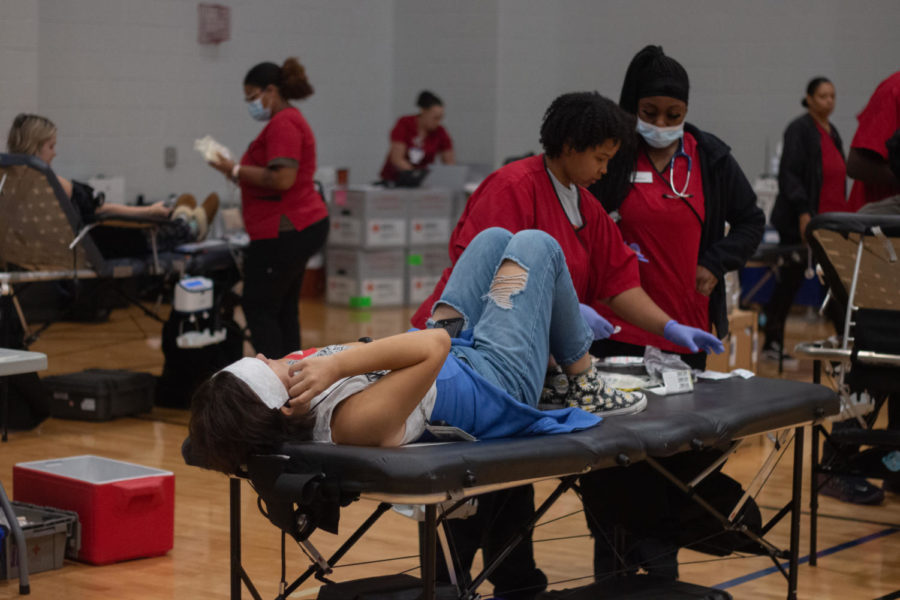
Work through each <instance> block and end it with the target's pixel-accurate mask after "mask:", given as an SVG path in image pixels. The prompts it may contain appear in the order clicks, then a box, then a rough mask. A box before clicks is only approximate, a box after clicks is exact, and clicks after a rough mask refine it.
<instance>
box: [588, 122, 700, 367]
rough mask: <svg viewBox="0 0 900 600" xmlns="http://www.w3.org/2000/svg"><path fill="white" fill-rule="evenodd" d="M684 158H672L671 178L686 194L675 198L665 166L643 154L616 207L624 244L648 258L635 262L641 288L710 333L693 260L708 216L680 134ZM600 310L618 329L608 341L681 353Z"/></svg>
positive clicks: (694, 160)
mask: <svg viewBox="0 0 900 600" xmlns="http://www.w3.org/2000/svg"><path fill="white" fill-rule="evenodd" d="M684 152H685V153H686V154H687V155H688V156H690V157H691V171H690V179H688V161H687V159H685V158H684V157H683V156H679V158H678V159H677V160H676V161H675V165H674V172H673V173H672V181H673V184H674V187H675V189H676V190H678V191H679V192H681V191H682V190H683V189H685V183H687V189H686V191H685V192H684V193H686V194H689V195H690V196H691V197H690V198H684V199H682V198H679V197H677V196H676V195H675V193H674V192H673V191H672V185H670V183H669V167H668V166H667V167H666V168H665V169H664V170H663V172H662V173H659V172H658V171H657V170H656V168H655V167H654V166H653V163H652V162H651V161H650V158H649V157H648V156H647V153H646V152H641V153H640V156H639V157H638V160H637V164H636V166H635V169H636V172H635V182H634V185H633V186H632V187H631V191H630V192H629V193H628V196H626V198H625V201H624V202H623V203H622V205H621V206H620V207H619V215H620V216H621V219H620V220H619V229H620V230H621V232H622V239H624V240H625V242H626V243H629V244H631V243H636V244H637V245H638V246H640V248H641V253H642V254H643V255H644V258H646V259H647V262H639V263H638V266H639V268H640V273H641V287H643V288H644V291H645V292H647V295H649V296H650V298H652V299H653V301H654V302H656V304H657V305H659V307H660V308H662V309H663V310H664V311H666V313H667V314H668V315H669V316H670V317H672V318H673V319H675V320H676V321H678V322H679V323H681V324H683V325H690V326H691V327H697V328H698V329H702V330H704V331H709V298H708V297H707V296H704V295H703V294H701V293H700V292H698V291H697V289H696V286H697V258H698V256H699V255H700V236H701V234H702V231H703V220H704V219H705V218H706V203H705V199H704V196H703V177H702V176H701V173H700V156H699V153H698V152H697V142H696V140H695V139H694V137H693V136H692V135H691V134H689V133H685V134H684ZM600 314H601V315H603V316H604V317H606V319H607V320H609V322H610V323H612V324H613V325H618V326H620V327H621V328H622V331H620V332H619V333H618V334H616V335H614V336H613V337H612V339H614V340H615V341H617V342H626V343H629V344H636V345H639V346H656V347H657V348H659V349H660V350H664V351H666V352H675V353H682V352H684V347H683V346H679V345H676V344H673V343H672V342H669V341H668V340H666V339H665V338H662V337H660V336H658V335H654V334H652V333H650V332H648V331H644V330H643V329H641V328H639V327H636V326H635V325H632V324H631V323H628V322H627V321H623V320H622V319H621V318H619V317H618V316H616V314H615V313H614V312H613V311H612V310H610V309H609V307H606V306H603V307H601V309H600Z"/></svg>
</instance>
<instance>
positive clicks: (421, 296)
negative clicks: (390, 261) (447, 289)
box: [406, 246, 450, 306]
mask: <svg viewBox="0 0 900 600" xmlns="http://www.w3.org/2000/svg"><path fill="white" fill-rule="evenodd" d="M449 266H450V255H449V254H448V253H447V246H421V247H412V248H410V249H409V251H408V252H407V253H406V303H407V304H408V305H409V306H419V305H420V304H422V302H424V301H425V300H427V299H428V296H430V295H431V292H433V291H434V286H436V285H437V283H438V281H440V279H441V275H443V274H444V269H446V268H447V267H449Z"/></svg>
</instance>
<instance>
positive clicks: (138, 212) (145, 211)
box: [97, 200, 171, 218]
mask: <svg viewBox="0 0 900 600" xmlns="http://www.w3.org/2000/svg"><path fill="white" fill-rule="evenodd" d="M170 212H171V211H170V210H169V209H168V208H167V207H166V205H165V203H163V202H162V201H161V200H160V201H159V202H154V203H153V204H151V205H150V206H125V205H123V204H102V205H101V206H100V207H99V208H98V209H97V214H98V215H102V216H107V217H109V216H121V217H161V218H165V217H168V216H169V213H170Z"/></svg>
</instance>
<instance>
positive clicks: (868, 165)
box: [847, 148, 900, 186]
mask: <svg viewBox="0 0 900 600" xmlns="http://www.w3.org/2000/svg"><path fill="white" fill-rule="evenodd" d="M847 175H848V176H850V177H851V178H853V179H857V180H859V181H862V182H864V183H874V184H877V185H892V186H900V181H898V180H897V178H896V177H895V176H894V174H893V173H892V172H891V169H890V167H888V164H887V161H885V160H884V158H882V157H881V156H880V155H879V154H878V153H877V152H872V151H871V150H866V149H864V148H850V153H849V154H848V155H847Z"/></svg>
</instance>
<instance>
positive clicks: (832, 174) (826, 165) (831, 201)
mask: <svg viewBox="0 0 900 600" xmlns="http://www.w3.org/2000/svg"><path fill="white" fill-rule="evenodd" d="M816 129H818V130H819V145H820V146H821V147H822V190H821V191H820V192H819V214H822V213H827V212H847V211H848V210H850V209H849V205H848V204H847V165H846V164H845V163H844V157H843V156H841V151H840V150H838V147H837V144H835V142H834V139H833V138H832V137H831V134H830V133H828V132H827V131H825V128H824V127H822V126H821V125H819V124H818V123H816ZM858 209H859V207H857V208H856V210H858ZM854 212H855V211H854Z"/></svg>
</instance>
